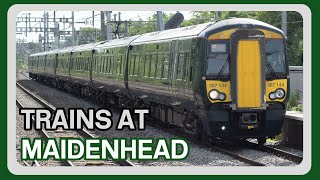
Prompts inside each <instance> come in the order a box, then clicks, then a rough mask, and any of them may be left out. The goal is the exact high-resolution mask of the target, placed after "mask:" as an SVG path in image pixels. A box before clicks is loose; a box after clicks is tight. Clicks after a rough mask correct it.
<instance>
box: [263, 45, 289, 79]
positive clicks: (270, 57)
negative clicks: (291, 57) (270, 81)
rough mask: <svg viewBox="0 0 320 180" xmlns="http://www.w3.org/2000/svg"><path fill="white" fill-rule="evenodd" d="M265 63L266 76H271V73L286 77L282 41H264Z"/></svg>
mask: <svg viewBox="0 0 320 180" xmlns="http://www.w3.org/2000/svg"><path fill="white" fill-rule="evenodd" d="M266 61H267V66H266V73H267V76H271V73H272V71H274V72H275V73H276V74H278V75H286V62H285V53H284V44H283V40H282V39H273V40H266ZM268 66H269V67H268ZM270 66H271V67H270Z"/></svg>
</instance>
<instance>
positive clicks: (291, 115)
mask: <svg viewBox="0 0 320 180" xmlns="http://www.w3.org/2000/svg"><path fill="white" fill-rule="evenodd" d="M286 118H288V119H292V120H298V121H303V112H299V111H287V112H286Z"/></svg>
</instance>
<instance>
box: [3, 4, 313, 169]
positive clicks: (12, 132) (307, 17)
mask: <svg viewBox="0 0 320 180" xmlns="http://www.w3.org/2000/svg"><path fill="white" fill-rule="evenodd" d="M106 9H107V10H113V11H136V10H137V9H139V10H148V11H157V10H166V11H177V10H179V11H215V10H216V11H296V12H298V13H300V14H301V15H302V17H303V52H304V53H303V59H304V62H303V65H304V67H303V72H304V74H303V81H304V82H303V90H304V93H303V94H304V97H303V107H304V108H303V109H304V121H303V147H304V148H303V149H304V151H303V157H304V158H303V161H302V163H301V164H300V165H298V166H293V167H253V166H249V167H248V166H242V167H234V166H232V167H216V166H211V167H202V166H196V167H194V166H185V167H173V166H170V167H144V166H143V167H94V168H92V167H91V168H90V167H37V168H34V167H25V166H21V165H20V164H19V163H18V162H17V160H16V121H15V119H16V107H15V106H16V103H15V101H13V100H15V99H16V88H15V82H16V75H15V72H16V44H15V42H16V41H15V39H16V34H15V32H16V23H15V22H16V21H15V18H16V16H17V15H18V14H19V13H20V12H22V11H75V10H77V11H93V10H94V11H105V10H106ZM7 15H8V16H7V17H8V39H7V41H8V67H7V71H8V79H7V80H8V87H7V92H8V97H7V103H8V111H7V114H8V127H7V128H8V129H7V130H8V139H7V140H8V144H7V150H8V158H7V160H8V169H9V171H10V172H11V173H13V174H16V175H17V174H19V175H22V174H25V175H31V174H39V175H40V174H42V175H44V174H48V175H49V174H50V175H58V174H59V175H60V174H61V175H66V174H68V175H85V174H92V175H129V174H136V175H137V174H141V175H179V174H181V175H188V174H190V175H191V174H192V175H246V174H250V175H257V174H263V175H302V174H306V173H308V172H309V171H310V169H311V10H310V9H309V7H307V6H306V5H303V4H290V5H289V4H276V5H270V4H251V5H249V4H227V5H222V4H219V5H218V4H201V5H200V4H170V5H168V4H167V5H164V4H152V5H147V4H121V5H119V4H95V5H88V4H82V5H80V4H63V5H62V4H61V5H58V4H28V5H26V4H19V5H13V6H11V7H10V9H9V10H8V14H7Z"/></svg>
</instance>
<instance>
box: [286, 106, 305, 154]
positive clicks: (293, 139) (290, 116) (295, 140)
mask: <svg viewBox="0 0 320 180" xmlns="http://www.w3.org/2000/svg"><path fill="white" fill-rule="evenodd" d="M302 130H303V113H302V112H296V111H287V113H286V116H285V120H284V123H283V126H282V140H283V141H286V142H287V143H288V145H289V146H291V147H293V148H296V149H302V147H303V131H302Z"/></svg>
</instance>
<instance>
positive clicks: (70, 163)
mask: <svg viewBox="0 0 320 180" xmlns="http://www.w3.org/2000/svg"><path fill="white" fill-rule="evenodd" d="M16 86H17V88H19V89H21V90H22V91H23V92H24V93H25V94H27V95H28V96H29V97H31V98H32V99H33V100H34V101H36V102H37V103H38V104H40V105H41V106H43V107H45V108H47V109H49V110H50V111H54V110H55V109H56V108H55V107H54V106H52V105H50V104H48V103H47V102H45V101H43V100H42V99H40V98H38V97H37V96H36V95H34V94H33V93H32V92H30V91H29V90H27V89H26V88H24V87H23V86H22V85H21V84H19V83H18V82H16ZM16 104H17V106H18V107H19V108H24V105H23V104H22V103H21V102H20V101H19V100H18V99H17V100H16ZM32 120H33V122H34V121H35V120H34V118H33V117H32ZM39 132H40V133H41V136H42V137H44V138H53V137H54V138H59V137H66V136H68V133H69V134H70V133H72V134H74V136H80V137H81V138H95V137H94V135H92V134H91V133H90V132H88V131H87V130H84V129H83V130H74V131H72V132H71V131H69V130H68V131H65V130H56V131H47V130H44V129H42V130H41V131H39ZM57 134H58V135H57ZM74 136H73V137H74ZM23 163H24V164H25V165H26V166H31V165H30V164H29V163H28V162H23ZM34 164H36V165H37V166H40V164H39V163H38V162H37V161H36V160H35V161H34ZM63 164H64V165H66V166H72V167H73V166H104V165H108V166H134V164H133V163H132V162H131V161H129V160H121V161H111V160H110V161H109V160H106V161H84V160H83V161H79V162H76V161H69V160H65V161H63Z"/></svg>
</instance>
